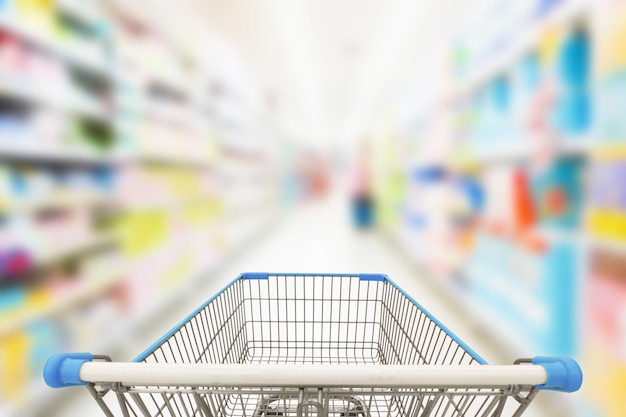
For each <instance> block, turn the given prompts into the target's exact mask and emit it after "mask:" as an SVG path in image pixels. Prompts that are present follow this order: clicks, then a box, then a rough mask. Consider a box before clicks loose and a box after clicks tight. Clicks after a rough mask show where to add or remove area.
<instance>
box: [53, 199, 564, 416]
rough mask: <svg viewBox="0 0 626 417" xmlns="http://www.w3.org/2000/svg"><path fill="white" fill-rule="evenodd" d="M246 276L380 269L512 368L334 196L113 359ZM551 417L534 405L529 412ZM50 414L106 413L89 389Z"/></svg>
mask: <svg viewBox="0 0 626 417" xmlns="http://www.w3.org/2000/svg"><path fill="white" fill-rule="evenodd" d="M243 271H270V272H271V271H275V272H352V273H354V272H380V273H385V274H387V275H389V276H390V277H391V278H392V279H393V280H394V281H395V282H396V283H398V284H399V286H401V287H402V288H404V289H405V290H406V291H407V292H408V293H409V294H411V295H412V296H413V297H414V298H415V299H416V300H417V301H419V302H420V303H421V304H422V305H423V306H424V307H425V308H426V309H428V310H429V311H430V312H431V313H432V314H433V315H434V316H435V317H437V318H439V319H440V320H441V321H442V322H443V323H444V324H446V325H447V326H448V327H449V328H450V329H452V330H453V331H454V332H455V333H456V334H457V335H458V336H459V337H460V338H461V339H462V340H464V341H465V342H466V343H467V344H468V345H469V346H471V347H472V348H473V349H474V350H475V351H476V352H478V353H479V354H480V355H481V356H483V357H484V358H485V359H486V360H487V361H488V362H490V363H501V364H507V363H511V359H512V358H508V357H507V355H506V353H504V354H503V352H501V351H500V350H499V349H498V348H497V346H496V345H494V344H493V343H492V342H491V341H490V339H489V338H487V337H486V336H485V334H484V333H483V332H482V331H481V329H479V328H478V327H477V326H476V323H472V322H469V321H468V320H467V318H466V315H464V313H463V311H462V310H460V309H459V308H458V307H457V306H455V305H451V304H450V301H449V299H448V298H447V297H446V296H445V294H442V293H441V292H440V291H439V290H438V289H437V288H434V287H433V286H432V284H431V283H430V282H429V280H428V279H427V278H425V277H423V276H420V274H419V272H417V270H416V268H414V267H413V266H412V265H410V264H409V263H408V261H407V260H406V259H405V258H404V257H403V256H401V255H399V254H398V252H397V251H396V250H394V249H393V248H392V247H391V246H390V245H389V244H388V243H387V242H386V241H385V240H384V239H383V238H381V236H380V235H378V234H376V233H372V232H360V231H356V230H354V229H353V228H352V226H351V225H350V218H349V210H348V205H347V201H346V200H344V199H342V198H340V197H339V196H333V197H332V198H329V199H327V200H324V201H317V202H311V203H307V204H304V205H303V206H301V207H299V208H297V209H295V210H293V211H290V212H289V213H288V214H287V215H286V216H285V217H284V218H283V219H281V220H280V221H279V222H277V223H276V225H275V226H274V227H273V228H272V229H271V230H269V231H268V232H266V235H265V236H264V237H262V238H261V239H259V240H258V241H257V242H256V243H255V244H253V245H251V246H250V248H248V249H247V250H245V251H243V252H242V253H241V254H239V255H238V256H236V257H235V258H234V259H233V260H231V261H230V262H228V263H227V264H225V265H223V266H222V267H221V268H220V269H219V271H216V272H215V273H214V274H212V275H211V276H207V277H206V280H205V281H204V282H203V288H193V290H192V291H190V292H189V294H188V295H187V296H186V299H185V300H184V302H180V303H177V304H176V306H175V307H174V308H172V309H171V310H169V311H167V312H164V314H163V315H162V316H161V317H158V318H155V321H154V323H153V325H152V326H151V327H150V328H145V329H143V331H142V333H141V334H137V335H135V336H136V337H134V340H133V346H132V347H131V348H130V349H128V352H126V353H121V354H120V356H117V357H115V359H116V360H130V359H132V357H133V356H134V355H135V354H137V353H139V352H141V351H142V350H143V349H144V348H145V347H147V346H149V345H150V343H151V342H152V341H154V340H156V339H157V338H158V337H159V336H161V335H162V334H163V333H165V332H166V331H167V330H168V329H169V328H171V327H173V326H174V325H175V324H176V323H178V322H179V321H180V320H181V319H183V318H184V317H185V316H186V315H187V314H188V313H189V312H191V311H192V310H193V309H194V308H195V307H197V306H198V305H200V304H201V303H202V302H203V301H204V300H205V299H206V298H208V297H209V296H211V295H212V294H214V293H215V292H216V291H218V290H219V289H221V288H222V287H223V286H224V285H225V284H227V283H228V282H230V281H231V280H232V279H233V278H235V277H236V276H237V275H238V274H239V273H240V272H243ZM544 414H545V415H554V413H546V412H543V408H542V406H541V405H540V404H533V405H532V406H531V408H530V409H529V410H528V411H527V413H526V414H525V415H527V416H538V415H544ZM45 415H46V416H48V417H79V416H80V417H84V416H98V415H102V414H101V413H100V410H99V409H98V408H97V406H96V404H95V402H94V401H93V400H91V398H90V397H89V395H88V393H87V392H86V391H85V390H84V389H79V390H76V392H74V393H72V394H70V395H68V396H67V398H66V399H64V400H63V401H62V402H59V405H58V406H57V407H56V408H55V409H53V410H52V409H51V410H47V412H46V414H45Z"/></svg>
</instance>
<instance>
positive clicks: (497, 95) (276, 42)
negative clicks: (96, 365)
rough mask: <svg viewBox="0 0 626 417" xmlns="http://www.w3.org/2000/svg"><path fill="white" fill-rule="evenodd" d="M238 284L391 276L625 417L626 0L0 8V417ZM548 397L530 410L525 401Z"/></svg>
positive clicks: (136, 345) (64, 409) (68, 2)
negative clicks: (73, 356) (54, 380)
mask: <svg viewBox="0 0 626 417" xmlns="http://www.w3.org/2000/svg"><path fill="white" fill-rule="evenodd" d="M245 270H251V271H255V270H270V271H294V272H300V271H301V272H381V273H387V274H389V275H390V276H391V278H392V279H394V280H395V281H396V282H398V283H399V284H400V285H402V286H403V287H405V288H406V289H407V290H408V292H409V293H410V294H412V295H414V296H415V298H416V299H417V300H419V301H420V302H423V304H424V305H425V306H426V307H427V308H429V309H430V310H432V312H433V313H434V314H435V316H437V317H441V318H442V321H443V322H444V323H446V324H448V325H449V326H450V328H452V329H453V330H455V331H456V332H457V333H458V334H459V335H460V336H461V338H462V339H465V340H466V341H467V342H468V344H469V345H470V346H473V347H475V349H476V350H477V351H478V352H479V353H480V354H481V355H482V356H484V357H485V358H486V359H487V360H488V361H490V362H494V363H511V362H512V361H513V360H514V359H515V358H517V357H528V356H535V355H570V356H573V357H575V358H576V359H578V360H579V361H580V363H581V364H582V366H583V370H584V372H585V382H584V387H583V390H582V392H581V393H578V394H576V395H571V396H564V395H558V394H556V395H552V396H549V395H548V396H547V397H549V398H548V399H546V400H545V401H544V403H541V401H540V402H539V404H538V405H537V406H535V405H533V407H531V409H530V410H529V415H539V416H581V417H582V416H584V417H609V416H611V417H623V416H625V415H626V401H625V400H624V395H623V392H624V389H625V388H626V1H621V0H587V1H585V0H472V1H468V0H421V1H417V0H415V1H410V0H393V1H382V0H344V1H331V0H317V1H308V2H305V1H289V0H284V1H282V0H267V1H264V2H247V1H244V0H229V1H220V0H179V1H176V2H172V1H165V0H141V1H139V0H137V1H124V0H0V416H1V417H17V416H20V417H21V416H40V415H41V416H44V415H45V416H65V417H73V416H78V415H99V410H97V407H96V405H95V402H94V401H92V400H91V399H90V398H88V394H87V393H86V392H83V391H84V390H80V392H79V393H77V392H76V391H72V390H65V391H71V392H70V393H68V392H61V391H53V390H51V389H49V388H47V387H46V386H45V385H44V384H43V381H42V378H41V369H42V366H43V364H44V363H45V360H46V359H47V358H48V356H49V355H51V354H53V353H55V352H59V351H92V352H95V353H110V354H113V355H114V358H115V359H117V360H130V359H132V358H133V357H134V356H135V355H136V354H138V353H139V352H141V351H142V350H143V349H144V348H146V347H147V346H149V345H150V344H151V342H152V341H154V340H156V339H157V338H158V337H159V336H160V335H161V334H163V333H164V332H165V331H166V330H167V329H169V328H170V327H171V326H172V325H174V324H175V323H177V322H178V321H180V320H181V319H182V318H184V317H185V315H186V314H187V313H189V312H191V311H192V310H193V309H195V307H196V306H197V305H199V304H200V303H201V302H202V301H203V300H204V299H206V298H208V297H210V296H211V295H212V294H213V293H215V292H216V291H217V290H218V289H219V288H221V287H223V286H224V285H225V284H226V283H228V282H230V281H231V280H232V279H233V278H235V277H236V276H237V274H238V273H239V272H242V271H245ZM540 397H542V396H541V395H540Z"/></svg>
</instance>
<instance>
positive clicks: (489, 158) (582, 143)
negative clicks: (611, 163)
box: [457, 135, 597, 165]
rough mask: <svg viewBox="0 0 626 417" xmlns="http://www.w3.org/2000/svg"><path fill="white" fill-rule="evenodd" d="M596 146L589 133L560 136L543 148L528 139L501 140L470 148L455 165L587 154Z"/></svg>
mask: <svg viewBox="0 0 626 417" xmlns="http://www.w3.org/2000/svg"><path fill="white" fill-rule="evenodd" d="M596 146H597V145H596V142H594V141H593V138H592V137H591V136H589V135H583V136H577V137H568V138H562V139H561V140H560V141H558V142H557V143H555V144H554V145H552V146H550V147H546V148H545V149H541V148H540V147H539V146H538V145H537V144H534V143H532V142H531V141H530V140H522V139H511V140H502V141H500V142H498V143H493V144H490V145H489V146H486V145H485V146H482V147H480V148H476V149H474V150H472V151H471V152H470V155H468V156H466V157H464V158H461V160H460V161H459V162H458V163H457V165H470V164H493V163H502V162H514V161H518V160H521V161H524V160H529V159H532V158H533V157H539V156H542V155H544V154H546V155H552V156H588V155H589V154H590V153H591V152H592V151H593V150H594V149H595V147H596Z"/></svg>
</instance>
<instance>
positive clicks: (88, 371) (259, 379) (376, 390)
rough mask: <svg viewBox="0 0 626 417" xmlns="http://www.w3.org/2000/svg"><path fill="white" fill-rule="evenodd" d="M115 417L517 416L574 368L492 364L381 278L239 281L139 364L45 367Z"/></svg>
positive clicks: (48, 376)
mask: <svg viewBox="0 0 626 417" xmlns="http://www.w3.org/2000/svg"><path fill="white" fill-rule="evenodd" d="M44 376H45V380H46V382H47V383H48V385H50V386H52V387H67V386H73V385H86V386H87V388H88V390H89V391H90V392H91V394H92V395H93V397H94V398H95V400H96V401H97V402H98V404H99V405H100V407H101V408H102V410H103V411H104V413H105V414H106V415H107V416H110V417H112V416H116V415H119V416H124V417H130V416H142V417H150V416H154V417H156V416H172V417H174V416H178V417H183V416H185V417H191V416H194V417H195V416H201V417H231V416H250V417H252V416H253V417H274V416H281V417H291V416H297V417H302V416H312V415H315V416H317V417H322V416H324V417H327V416H332V417H378V416H389V417H392V416H400V417H433V416H450V417H451V416H485V417H487V416H489V417H491V416H502V415H507V416H519V415H521V414H522V412H523V411H524V410H525V409H526V408H527V406H528V404H529V403H530V402H531V400H532V399H533V398H534V397H535V395H536V393H537V392H538V390H556V391H565V392H572V391H576V390H577V389H578V388H579V387H580V385H581V383H582V372H581V370H580V368H579V366H578V364H577V363H576V362H575V361H573V360H572V359H568V358H547V357H536V358H534V359H532V360H520V361H518V362H517V363H516V364H514V365H508V366H491V365H486V362H485V361H484V360H483V359H482V358H481V357H480V356H478V355H477V354H476V353H475V352H474V351H473V350H472V349H470V348H469V347H468V346H467V345H466V344H465V343H463V342H462V341H461V340H459V339H458V338H457V337H456V336H455V335H454V334H453V333H452V332H451V331H450V330H448V329H447V328H446V327H445V326H443V325H442V324H441V323H440V322H439V321H438V320H437V319H436V318H435V317H433V316H432V315H431V314H430V313H428V312H427V311H426V310H424V309H423V308H422V307H421V306H420V305H419V304H418V303H417V302H415V301H414V300H413V299H412V298H411V297H409V296H408V295H407V294H406V293H405V292H404V291H403V290H402V289H400V288H399V287H398V286H397V285H396V284H394V283H393V282H392V281H391V280H390V279H389V278H387V277H386V276H384V275H374V274H355V275H343V274H333V275H330V274H273V273H272V274H268V273H245V274H242V275H241V276H239V277H238V278H237V279H236V280H234V281H233V282H232V283H230V284H229V285H228V286H227V287H226V288H224V289H223V290H222V291H221V292H220V293H218V294H217V295H216V296H215V297H213V298H212V299H210V300H209V301H208V302H207V303H205V304H204V305H202V306H201V307H200V308H199V309H197V310H196V311H194V312H193V313H192V314H191V315H190V316H188V317H187V318H186V319H185V320H184V321H183V322H181V323H180V324H179V325H177V326H176V327H175V328H174V329H172V330H171V331H170V332H169V333H167V334H166V335H165V336H164V337H162V338H161V339H160V340H158V341H157V342H156V343H155V344H153V345H152V346H151V347H150V348H149V349H148V350H146V351H145V352H144V353H142V354H141V355H139V356H138V357H137V358H136V359H135V360H134V361H133V362H132V363H113V362H110V359H108V358H107V357H103V356H94V355H91V354H89V353H78V354H59V355H55V356H53V357H52V358H50V359H49V361H48V363H47V364H46V367H45V370H44Z"/></svg>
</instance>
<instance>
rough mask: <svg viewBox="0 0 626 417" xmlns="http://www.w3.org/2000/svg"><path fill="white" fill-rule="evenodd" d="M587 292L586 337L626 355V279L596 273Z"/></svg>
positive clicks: (615, 352) (623, 356) (611, 350)
mask: <svg viewBox="0 0 626 417" xmlns="http://www.w3.org/2000/svg"><path fill="white" fill-rule="evenodd" d="M585 293H586V299H587V300H586V301H587V303H586V304H587V314H586V316H587V323H586V324H587V325H586V335H585V338H586V339H588V340H591V341H593V343H594V344H596V345H599V346H601V347H602V348H604V349H606V350H608V351H609V352H611V353H612V354H614V355H616V356H617V357H621V358H626V280H624V279H622V280H618V279H615V277H612V276H607V275H604V274H599V273H596V274H594V275H593V276H592V277H591V279H590V280H589V283H588V288H587V291H586V292H585Z"/></svg>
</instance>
